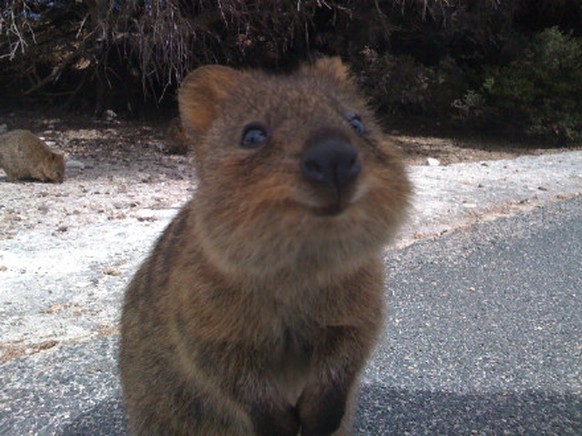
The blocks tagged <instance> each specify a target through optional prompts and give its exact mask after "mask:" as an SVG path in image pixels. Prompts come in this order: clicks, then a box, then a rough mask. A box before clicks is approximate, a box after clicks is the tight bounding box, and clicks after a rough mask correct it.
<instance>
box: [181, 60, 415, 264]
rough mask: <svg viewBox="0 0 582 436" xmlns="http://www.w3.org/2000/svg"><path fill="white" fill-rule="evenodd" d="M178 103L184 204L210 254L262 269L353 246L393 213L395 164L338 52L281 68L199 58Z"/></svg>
mask: <svg viewBox="0 0 582 436" xmlns="http://www.w3.org/2000/svg"><path fill="white" fill-rule="evenodd" d="M179 106H180V115H181V120H182V125H183V127H184V129H185V133H186V135H187V136H188V137H189V138H190V139H191V144H190V148H191V150H192V152H193V154H194V160H195V167H196V171H197V174H198V179H199V187H198V192H197V194H196V195H197V197H196V202H197V203H196V204H197V207H196V211H197V214H198V215H199V220H200V222H201V224H200V225H201V226H202V227H203V228H204V233H205V235H206V241H205V243H207V245H208V248H209V249H210V250H211V251H216V252H217V255H218V257H220V258H225V256H224V254H226V258H227V259H228V258H229V257H230V258H231V260H232V261H233V262H238V263H239V264H240V265H241V266H242V267H243V268H245V267H248V268H251V269H252V268H253V266H257V265H258V264H260V263H261V262H262V263H268V264H269V265H271V267H272V269H273V270H276V269H277V268H276V266H277V265H279V264H281V265H283V264H284V263H285V262H287V261H289V262H290V264H292V263H293V262H295V263H296V261H297V257H299V258H301V259H305V260H308V259H310V257H313V259H311V260H313V261H314V262H319V261H321V260H322V259H323V258H325V257H326V256H328V255H331V257H337V256H339V257H340V258H343V257H345V256H348V257H350V256H355V257H357V256H359V255H362V253H367V252H369V251H370V250H371V249H375V251H376V252H377V250H378V249H379V248H380V247H381V246H382V245H383V244H385V243H386V242H387V240H388V239H389V238H390V237H391V236H392V235H393V233H394V231H395V230H396V228H397V226H398V224H399V223H400V221H401V220H402V218H403V216H404V212H405V209H406V206H407V202H408V195H409V191H410V187H409V184H408V180H407V177H406V174H405V170H404V168H403V165H402V163H401V161H400V159H399V158H398V156H397V154H396V152H395V151H394V149H393V148H392V146H391V144H390V143H389V141H387V140H386V138H384V137H383V134H382V132H381V130H380V128H379V126H378V125H377V123H376V122H375V121H374V117H373V115H372V113H371V112H370V110H369V109H368V108H367V107H366V104H365V102H364V100H363V99H362V98H361V97H360V96H359V95H358V93H357V89H356V86H355V84H354V81H353V79H352V78H351V76H350V74H349V72H348V70H347V68H346V67H345V66H344V65H343V64H342V62H341V61H340V60H339V58H324V59H320V60H319V61H317V62H315V63H314V64H313V65H309V66H305V67H303V68H302V69H300V70H299V71H297V72H296V73H295V74H291V75H269V74H266V73H261V72H257V71H237V70H233V69H230V68H227V67H223V66H216V65H215V66H205V67H201V68H198V69H197V70H195V71H193V72H192V73H190V75H188V76H187V77H186V79H185V80H184V82H183V84H182V86H181V89H180V91H179ZM330 250H332V251H335V253H330V252H329V251H330ZM372 251H374V250H372ZM336 260H341V259H336Z"/></svg>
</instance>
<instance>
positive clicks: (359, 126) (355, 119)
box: [349, 115, 366, 135]
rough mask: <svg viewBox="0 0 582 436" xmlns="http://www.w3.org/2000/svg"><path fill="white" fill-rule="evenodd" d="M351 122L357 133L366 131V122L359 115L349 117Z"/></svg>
mask: <svg viewBox="0 0 582 436" xmlns="http://www.w3.org/2000/svg"><path fill="white" fill-rule="evenodd" d="M349 123H350V125H351V126H352V127H353V129H354V130H355V131H356V133H358V134H360V135H361V134H362V133H366V126H364V123H363V122H362V120H361V119H360V116H359V115H352V116H351V117H350V119H349Z"/></svg>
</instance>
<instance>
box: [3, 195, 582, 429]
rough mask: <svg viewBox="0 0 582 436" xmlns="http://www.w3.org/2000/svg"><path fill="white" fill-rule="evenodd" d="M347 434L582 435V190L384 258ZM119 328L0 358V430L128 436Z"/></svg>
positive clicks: (415, 245) (395, 252) (413, 246)
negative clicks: (377, 310)
mask: <svg viewBox="0 0 582 436" xmlns="http://www.w3.org/2000/svg"><path fill="white" fill-rule="evenodd" d="M387 264H388V270H389V272H388V274H389V288H388V290H387V294H389V295H387V296H388V298H389V300H390V308H391V310H390V318H389V321H388V323H387V325H386V332H385V334H384V336H383V338H382V341H381V343H380V344H379V346H378V350H377V353H376V355H375V357H374V359H373V360H372V362H371V363H370V366H369V368H368V369H367V371H366V373H365V376H364V378H363V385H362V392H361V399H360V407H359V413H358V417H357V424H356V432H355V433H356V434H359V435H386V434H406V433H408V434H503V433H505V434H572V435H574V434H577V435H580V434H582V196H578V197H576V198H574V199H571V200H567V201H560V202H556V203H552V204H550V205H548V206H545V207H543V208H538V209H535V210H533V211H531V212H528V213H523V214H520V215H517V216H514V217H510V218H500V219H497V220H495V221H492V222H488V223H483V224H478V225H475V226H472V227H470V228H468V229H465V230H462V231H457V232H455V233H453V234H451V235H448V236H443V237H440V238H437V239H433V240H425V241H424V242H420V243H416V244H414V245H411V246H409V247H408V248H405V249H402V250H399V251H394V252H391V253H389V255H388V258H387ZM117 340H118V337H117V336H115V335H114V336H109V337H101V338H99V339H97V340H91V341H89V342H85V343H76V344H69V345H66V344H62V343H61V344H59V345H57V346H55V347H52V348H50V349H48V350H46V351H44V352H42V353H38V354H34V355H32V356H30V357H24V358H20V359H15V360H12V361H10V362H9V363H7V364H4V365H3V366H1V367H0V389H1V390H0V434H1V435H24V434H42V435H44V434H66V435H79V434H83V435H118V434H124V425H125V422H124V418H123V410H122V407H121V403H120V398H119V387H118V381H117V374H116V367H115V355H116V352H117Z"/></svg>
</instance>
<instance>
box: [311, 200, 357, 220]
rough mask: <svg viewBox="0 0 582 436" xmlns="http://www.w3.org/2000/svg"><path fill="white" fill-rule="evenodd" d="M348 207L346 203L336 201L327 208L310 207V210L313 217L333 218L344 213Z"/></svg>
mask: <svg viewBox="0 0 582 436" xmlns="http://www.w3.org/2000/svg"><path fill="white" fill-rule="evenodd" d="M349 205H350V204H349V202H347V201H338V202H335V203H332V204H329V205H327V206H320V207H311V208H310V209H311V211H312V213H313V214H314V215H315V216H319V217H335V216H339V215H341V214H342V213H343V212H345V210H346V209H348V207H349Z"/></svg>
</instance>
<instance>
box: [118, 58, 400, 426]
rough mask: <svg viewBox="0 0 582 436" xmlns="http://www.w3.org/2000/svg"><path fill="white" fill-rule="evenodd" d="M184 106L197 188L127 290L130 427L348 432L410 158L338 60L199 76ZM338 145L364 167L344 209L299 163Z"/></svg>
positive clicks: (186, 89) (217, 70)
mask: <svg viewBox="0 0 582 436" xmlns="http://www.w3.org/2000/svg"><path fill="white" fill-rule="evenodd" d="M179 104H180V113H181V118H182V125H183V126H184V129H185V130H186V131H187V132H188V134H189V135H190V136H191V137H193V138H194V137H197V138H199V140H198V141H197V142H196V143H192V144H191V147H192V151H193V152H194V156H195V166H196V170H197V174H198V178H199V186H198V189H197V191H196V193H195V195H194V198H193V199H192V200H190V201H189V202H188V203H187V204H186V205H185V206H184V208H183V209H182V211H181V212H180V213H179V214H178V215H177V217H176V218H175V219H174V220H173V221H172V223H171V224H170V225H169V227H168V228H167V229H166V230H165V232H164V233H163V234H162V236H161V237H160V239H159V240H158V242H157V244H156V246H155V248H154V250H153V252H152V253H151V255H150V256H149V258H148V259H147V260H146V261H145V262H144V264H143V265H142V266H141V268H140V269H139V271H138V272H137V274H136V275H135V277H134V278H133V281H132V282H131V284H130V285H129V287H128V289H127V291H126V295H125V304H124V309H123V316H122V325H121V333H122V334H121V354H120V369H121V380H122V385H123V392H124V397H125V404H126V409H127V413H128V417H129V423H130V427H131V429H132V431H133V432H134V433H135V434H140V435H141V434H193V435H229V436H230V435H254V434H258V435H295V434H297V433H298V432H301V434H302V435H315V434H331V433H334V432H335V433H334V434H348V433H349V431H350V430H349V429H350V422H351V416H352V413H353V405H354V402H355V400H354V398H355V394H356V391H357V379H358V375H359V373H360V371H361V370H362V368H363V366H364V364H365V362H366V359H367V358H368V357H369V355H370V353H371V351H372V349H373V346H374V344H375V341H376V338H377V336H378V334H379V332H380V329H381V326H382V322H383V301H382V300H383V298H382V296H383V291H384V280H383V276H384V272H383V263H382V256H381V254H382V251H383V247H384V246H385V244H386V243H387V242H389V240H390V239H391V238H392V236H393V235H394V233H395V231H396V230H397V228H398V226H399V224H400V223H401V221H402V220H403V218H404V215H405V209H406V206H407V200H408V195H409V191H410V188H409V183H408V180H407V178H406V174H405V170H404V168H403V165H402V163H401V161H400V159H399V158H398V156H397V155H396V153H395V152H394V150H393V148H392V146H391V145H390V144H389V143H388V142H387V141H386V140H385V138H384V137H383V136H382V134H381V132H380V129H379V127H378V126H377V124H376V123H375V122H374V120H373V116H372V114H371V113H370V112H369V110H368V109H367V108H366V105H365V103H364V102H363V101H362V99H361V98H360V97H359V96H358V94H357V93H356V90H355V85H354V84H353V83H352V79H351V78H350V76H349V74H348V72H347V70H346V68H345V67H344V65H343V64H342V63H341V61H340V60H339V59H335V58H332V59H322V60H320V61H318V62H316V63H315V65H313V66H308V67H305V68H303V69H302V70H300V71H299V72H297V73H296V74H294V75H291V76H271V75H267V74H264V73H261V72H256V71H243V72H240V71H235V70H232V69H229V68H226V67H221V66H207V67H202V68H199V69H197V70H195V71H194V72H192V73H191V74H190V75H189V76H188V77H187V78H186V79H185V81H184V83H183V84H182V87H181V89H180V93H179ZM352 111H353V112H357V113H358V114H359V115H360V117H361V119H362V121H363V122H364V123H365V126H366V129H367V131H366V132H365V133H364V134H359V133H357V132H356V131H354V129H353V127H352V126H350V124H349V122H348V119H347V118H348V116H347V115H346V114H349V113H350V112H352ZM249 123H259V125H261V126H263V127H262V128H263V129H264V130H265V131H266V132H267V141H266V143H265V144H264V145H262V146H261V147H258V148H245V147H241V146H240V144H241V138H242V136H243V131H245V126H248V125H249ZM328 136H329V137H333V138H335V137H341V138H347V139H349V142H350V143H351V144H352V145H353V146H354V147H355V149H357V151H358V159H359V160H360V162H361V168H362V170H361V173H360V174H359V175H358V177H357V179H356V181H355V183H354V186H353V189H350V190H349V191H348V192H349V195H347V196H346V197H347V198H344V199H343V200H341V201H340V200H339V199H337V198H335V197H333V198H332V196H330V194H329V192H327V191H325V190H322V189H320V188H319V187H318V186H314V185H313V183H310V181H309V180H307V179H306V177H304V176H303V175H302V172H301V170H300V164H299V161H300V156H301V155H302V152H303V151H304V150H306V149H309V147H310V144H311V143H312V142H313V141H314V138H321V137H323V138H324V140H325V139H327V138H328ZM336 201H337V203H338V204H335V206H337V207H336V208H329V205H330V202H331V203H333V202H336ZM340 203H341V204H340Z"/></svg>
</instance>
